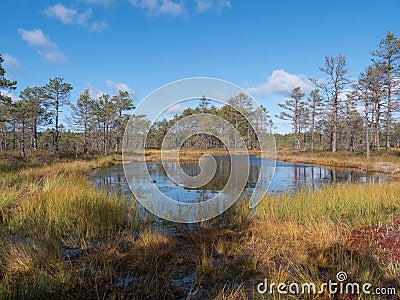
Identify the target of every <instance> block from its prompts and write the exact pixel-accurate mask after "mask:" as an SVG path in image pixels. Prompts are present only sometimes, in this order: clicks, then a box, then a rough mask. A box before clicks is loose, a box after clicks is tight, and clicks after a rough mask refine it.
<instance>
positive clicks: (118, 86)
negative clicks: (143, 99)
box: [106, 80, 135, 96]
mask: <svg viewBox="0 0 400 300" xmlns="http://www.w3.org/2000/svg"><path fill="white" fill-rule="evenodd" d="M106 83H107V86H108V87H110V88H111V89H112V90H113V91H114V93H115V94H117V93H118V92H119V91H121V92H128V93H129V94H130V95H131V96H133V95H134V94H135V92H134V90H132V89H131V88H130V87H129V85H127V84H126V83H122V82H121V83H117V82H114V81H111V80H107V81H106Z"/></svg>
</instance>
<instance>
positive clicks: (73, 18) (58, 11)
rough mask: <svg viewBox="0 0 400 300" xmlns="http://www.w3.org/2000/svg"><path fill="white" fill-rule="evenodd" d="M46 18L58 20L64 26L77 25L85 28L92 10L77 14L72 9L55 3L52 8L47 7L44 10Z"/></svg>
mask: <svg viewBox="0 0 400 300" xmlns="http://www.w3.org/2000/svg"><path fill="white" fill-rule="evenodd" d="M44 13H45V15H46V16H48V17H50V18H56V19H59V20H60V21H61V22H62V23H64V24H69V25H71V24H78V25H80V26H86V24H87V22H88V20H89V18H90V16H91V14H92V10H91V9H87V10H86V11H84V12H78V10H76V9H73V8H68V7H66V6H65V5H63V4H61V3H57V4H55V5H53V6H49V7H47V8H46V9H45V10H44Z"/></svg>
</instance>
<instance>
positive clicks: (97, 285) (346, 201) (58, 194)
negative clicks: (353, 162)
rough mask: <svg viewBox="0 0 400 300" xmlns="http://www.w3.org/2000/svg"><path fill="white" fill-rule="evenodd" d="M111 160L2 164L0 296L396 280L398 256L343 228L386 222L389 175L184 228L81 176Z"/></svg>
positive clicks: (238, 209)
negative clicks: (389, 257) (361, 243)
mask: <svg viewBox="0 0 400 300" xmlns="http://www.w3.org/2000/svg"><path fill="white" fill-rule="evenodd" d="M117 160H119V158H118V157H106V158H101V159H96V160H91V161H71V162H59V163H45V164H43V165H38V166H34V165H30V166H25V167H23V168H20V166H18V168H15V169H14V170H12V171H10V170H8V171H7V172H4V171H3V172H1V175H2V176H1V177H0V189H1V193H0V244H1V246H0V298H1V299H3V298H4V299H9V298H11V299H43V298H49V297H50V298H51V297H53V298H69V299H87V298H94V299H99V298H101V299H107V298H114V299H124V298H132V299H136V298H149V299H163V298H174V297H175V298H179V297H181V298H188V299H196V297H198V298H197V299H199V298H202V297H203V298H207V299H212V298H214V299H246V297H254V298H257V297H259V294H258V293H257V291H256V290H255V285H254V283H258V282H261V281H262V280H263V279H264V277H265V278H268V280H269V281H274V282H314V283H316V284H320V283H323V282H326V281H327V280H334V279H335V276H336V273H337V272H338V271H345V272H347V274H348V275H349V278H351V279H352V280H354V281H356V282H371V283H373V284H374V285H376V286H393V285H397V286H400V282H399V278H400V266H399V265H398V264H397V262H395V261H393V262H389V263H388V262H384V261H380V260H379V259H378V258H377V257H376V256H375V255H374V254H373V253H372V252H371V251H369V249H360V250H355V249H350V248H349V247H348V244H347V239H348V237H349V234H350V233H351V231H352V230H354V229H359V228H363V227H364V226H367V225H379V226H387V227H388V228H389V227H393V226H394V225H393V224H395V223H394V222H395V219H396V217H399V210H400V184H399V183H398V182H386V183H379V184H366V185H364V184H338V185H329V186H324V187H322V188H321V189H318V190H303V191H300V192H298V193H295V194H283V195H276V196H271V195H269V196H267V197H265V199H264V200H263V201H262V202H261V204H260V205H259V206H258V207H257V209H256V211H254V210H252V209H249V208H248V201H239V202H238V203H237V204H236V205H234V206H233V207H231V208H230V209H229V210H228V211H227V212H225V213H224V214H223V215H222V216H219V217H218V218H215V219H213V220H210V221H207V222H203V223H201V224H197V225H196V226H194V227H191V228H189V227H187V226H186V225H177V224H171V223H166V224H168V225H166V226H172V227H173V228H174V229H175V230H176V231H174V232H173V233H168V230H166V231H165V233H163V232H164V231H163V230H160V228H159V227H157V225H154V224H153V223H154V222H149V223H146V224H144V223H140V221H139V218H138V217H137V208H136V204H135V203H133V204H128V202H126V201H124V199H123V198H121V197H120V196H118V195H116V194H112V193H107V192H106V191H104V190H102V189H100V188H96V187H94V186H93V185H92V184H91V183H90V182H89V180H88V176H89V175H90V174H91V172H92V171H93V170H94V169H96V168H98V167H103V166H109V165H112V164H114V163H116V162H118V161H117ZM153 221H154V220H153ZM158 226H159V225H158ZM186 277H188V278H192V280H193V281H192V282H189V284H188V285H189V286H188V288H187V289H186V288H183V287H181V286H180V285H181V284H184V283H183V282H184V278H186ZM182 278H183V279H182ZM193 295H194V296H193ZM196 295H197V296H196ZM325 296H326V295H325ZM272 298H277V297H276V295H274V296H273V297H272Z"/></svg>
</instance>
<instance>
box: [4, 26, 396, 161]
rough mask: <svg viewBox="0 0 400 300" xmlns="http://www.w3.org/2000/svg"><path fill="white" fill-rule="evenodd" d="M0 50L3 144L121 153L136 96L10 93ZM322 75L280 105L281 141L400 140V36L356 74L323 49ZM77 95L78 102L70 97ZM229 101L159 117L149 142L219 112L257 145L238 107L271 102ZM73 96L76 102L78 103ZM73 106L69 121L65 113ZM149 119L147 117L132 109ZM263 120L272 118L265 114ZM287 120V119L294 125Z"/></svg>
mask: <svg viewBox="0 0 400 300" xmlns="http://www.w3.org/2000/svg"><path fill="white" fill-rule="evenodd" d="M2 62H3V59H2V58H1V56H0V111H1V117H0V151H1V152H4V151H7V150H14V151H16V150H18V151H19V152H20V154H21V156H22V157H25V156H26V155H27V154H29V155H32V154H34V153H35V152H36V151H37V150H47V151H52V152H53V153H54V158H55V159H56V160H58V159H59V158H60V157H73V156H74V157H76V158H78V157H88V156H94V155H100V154H104V155H107V154H110V153H120V152H121V148H122V139H123V134H124V129H125V125H126V123H127V121H128V119H129V117H130V114H131V113H132V110H133V109H134V105H133V99H132V97H133V95H129V93H128V92H126V91H119V93H118V94H117V95H109V94H103V95H101V96H100V97H99V98H93V97H92V96H91V95H90V93H89V90H88V89H86V90H84V91H83V92H82V93H81V94H80V96H79V98H78V99H70V93H71V90H72V89H73V86H72V85H71V84H69V83H68V82H65V81H64V79H63V78H60V77H55V78H51V79H49V81H48V82H47V83H46V84H44V85H43V86H35V87H26V88H25V89H23V90H22V91H21V92H20V94H19V97H18V100H17V101H12V100H11V98H10V96H9V94H8V92H9V91H13V90H15V89H16V87H17V82H16V81H12V80H9V79H7V78H6V75H5V74H6V71H5V69H4V68H3V67H2V66H1V63H2ZM319 69H320V71H321V73H322V76H321V77H319V78H309V80H310V82H311V83H312V84H313V87H314V88H313V89H312V90H311V91H310V92H309V93H308V95H306V94H305V93H304V92H303V91H302V90H301V88H300V87H295V88H294V89H292V91H291V94H290V96H289V97H287V98H286V99H285V100H284V102H283V103H280V104H279V107H280V108H281V112H280V113H279V114H278V115H276V117H278V118H280V119H282V120H285V121H286V122H288V123H287V124H288V126H291V130H292V133H290V134H279V133H276V134H275V137H276V141H277V147H278V148H287V147H292V148H293V149H294V150H300V149H304V150H308V151H311V152H313V151H314V150H316V149H318V150H330V151H332V152H337V151H339V150H347V151H353V152H354V151H363V152H364V153H365V155H366V157H369V156H370V152H371V151H376V152H379V151H387V152H390V150H391V148H392V147H396V148H399V147H400V101H399V95H400V80H399V71H400V41H399V39H398V38H397V37H396V36H395V35H394V34H393V33H391V32H390V31H388V32H387V34H386V36H385V37H384V38H383V39H382V40H381V41H379V43H378V45H377V48H376V49H375V50H374V51H372V52H371V64H370V65H369V66H367V67H365V71H364V72H362V73H360V74H359V75H358V77H357V78H355V79H354V78H352V77H351V75H350V74H349V70H348V68H347V66H346V57H345V56H344V55H342V54H339V55H337V56H326V57H325V61H324V63H323V64H322V66H321V67H319ZM71 100H74V101H71ZM226 102H227V103H229V104H230V105H232V106H235V107H236V108H238V109H234V108H233V107H232V106H230V105H224V106H222V107H218V108H217V107H216V106H214V105H211V101H210V100H209V99H207V98H206V97H205V96H203V97H202V98H200V99H199V104H198V106H197V107H195V108H186V109H185V110H184V111H183V112H182V113H181V114H176V115H175V116H174V117H172V118H169V119H165V118H164V119H162V120H158V121H157V122H155V123H154V124H153V125H152V127H151V131H150V133H149V135H148V137H147V145H146V147H147V148H155V149H159V148H160V147H161V143H162V140H163V137H164V136H165V134H166V132H167V130H168V128H171V127H172V126H173V125H174V124H175V122H177V121H178V120H180V119H182V118H184V117H186V116H188V115H192V114H197V113H209V114H215V115H218V116H221V117H223V118H224V119H225V120H228V121H229V122H230V123H231V124H232V125H233V126H234V127H235V128H236V129H237V130H238V131H239V132H240V134H241V135H242V136H243V138H244V140H245V142H246V145H247V147H248V148H249V149H256V148H257V137H256V135H255V131H254V129H253V128H252V127H251V126H250V123H249V121H248V120H246V119H245V118H244V116H243V113H242V112H241V110H242V109H243V110H245V111H247V112H249V111H251V114H250V115H251V117H252V118H254V120H259V119H260V116H261V115H263V114H262V112H263V113H266V114H264V116H265V115H268V114H269V112H268V110H267V108H265V107H263V106H260V107H259V108H254V107H252V105H251V99H250V98H249V96H247V95H246V94H240V95H237V96H236V97H233V98H230V99H228V100H226ZM73 103H74V104H73ZM65 109H68V110H69V111H70V112H71V113H70V114H69V115H68V116H67V117H66V120H67V121H66V122H67V123H66V124H62V123H61V122H60V119H61V113H62V111H63V110H65ZM135 118H138V119H141V120H142V121H143V122H149V121H148V120H146V118H145V116H135ZM259 122H261V123H260V124H262V123H263V122H265V123H264V124H268V125H270V126H271V127H272V128H274V124H273V121H272V119H271V117H270V116H269V115H268V119H267V120H260V121H259ZM289 124H290V125H289ZM184 146H186V147H192V148H193V147H194V148H204V149H210V148H221V147H223V144H222V143H221V142H220V141H219V140H217V139H215V138H213V137H211V136H202V135H198V136H194V137H192V138H190V139H188V140H187V141H186V143H185V145H184Z"/></svg>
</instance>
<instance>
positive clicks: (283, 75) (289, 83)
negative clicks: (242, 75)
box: [247, 69, 311, 96]
mask: <svg viewBox="0 0 400 300" xmlns="http://www.w3.org/2000/svg"><path fill="white" fill-rule="evenodd" d="M298 86H299V87H301V89H302V91H303V92H307V91H308V90H309V89H310V88H311V85H310V83H309V82H308V80H307V79H306V78H305V76H301V75H296V74H290V73H287V72H286V71H285V70H282V69H278V70H274V71H272V74H271V76H269V77H268V79H267V81H266V82H264V83H262V84H260V85H259V86H256V87H250V88H248V89H247V91H248V92H249V93H253V94H257V95H262V96H266V95H269V94H283V95H290V91H291V90H292V89H294V88H295V87H298Z"/></svg>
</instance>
